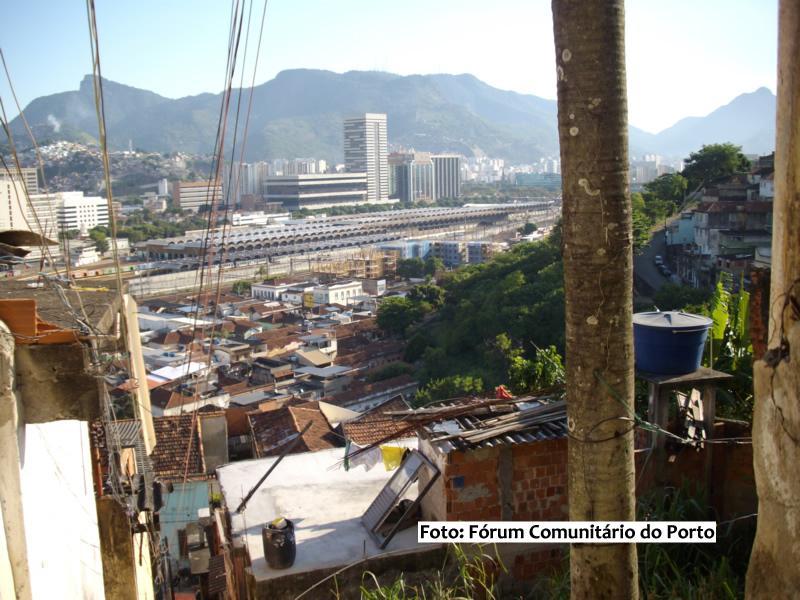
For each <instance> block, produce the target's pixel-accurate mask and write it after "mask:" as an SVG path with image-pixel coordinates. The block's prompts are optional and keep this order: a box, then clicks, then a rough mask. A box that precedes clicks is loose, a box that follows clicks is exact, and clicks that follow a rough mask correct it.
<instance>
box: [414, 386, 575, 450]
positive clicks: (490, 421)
mask: <svg viewBox="0 0 800 600" xmlns="http://www.w3.org/2000/svg"><path fill="white" fill-rule="evenodd" d="M468 402H469V401H468ZM474 402H476V403H477V402H485V400H481V399H476V400H475V401H474ZM464 404H465V403H464V402H463V401H461V402H449V403H442V404H440V405H438V406H440V407H454V408H455V407H460V406H463V405H464ZM505 406H509V405H505ZM510 406H511V407H512V410H510V411H508V412H506V413H504V414H503V413H497V412H492V411H481V413H480V414H464V415H460V416H457V417H455V418H453V419H449V422H450V423H453V424H454V425H448V426H447V427H446V428H444V427H439V428H438V429H437V428H436V424H433V425H428V426H426V427H425V428H424V430H425V433H426V437H428V439H430V440H431V441H432V442H434V443H435V444H436V446H437V447H438V448H439V449H441V450H442V451H443V452H450V451H451V450H466V449H470V448H493V447H496V446H502V445H513V444H528V443H531V442H539V441H547V440H555V439H560V438H563V437H566V436H567V433H568V430H567V409H566V404H565V403H564V402H563V401H557V402H554V403H550V404H545V403H542V402H526V403H524V404H522V403H519V404H511V405H510ZM437 424H438V423H437ZM493 432H495V433H494V435H493ZM462 433H463V434H464V436H463V437H461V435H460V434H462ZM475 437H480V439H479V440H477V441H475V440H474V439H470V438H475Z"/></svg>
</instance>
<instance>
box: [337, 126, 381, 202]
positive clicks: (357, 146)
mask: <svg viewBox="0 0 800 600" xmlns="http://www.w3.org/2000/svg"><path fill="white" fill-rule="evenodd" d="M344 162H345V169H346V170H347V172H349V173H365V174H366V183H367V201H368V202H387V201H388V199H389V164H388V161H387V134H386V115H385V114H380V113H365V114H364V115H360V116H358V117H353V118H351V119H346V120H345V122H344Z"/></svg>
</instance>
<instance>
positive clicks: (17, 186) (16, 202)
mask: <svg viewBox="0 0 800 600" xmlns="http://www.w3.org/2000/svg"><path fill="white" fill-rule="evenodd" d="M27 204H28V201H27V199H26V198H25V187H24V185H23V183H22V182H21V181H20V180H19V179H18V178H16V177H12V178H3V179H0V230H3V229H32V230H34V231H35V228H34V227H33V226H32V225H31V226H30V227H29V226H28V214H29V211H28V209H27Z"/></svg>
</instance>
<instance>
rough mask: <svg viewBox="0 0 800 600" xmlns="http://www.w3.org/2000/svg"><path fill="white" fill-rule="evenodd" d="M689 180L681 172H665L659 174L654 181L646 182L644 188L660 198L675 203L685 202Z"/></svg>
mask: <svg viewBox="0 0 800 600" xmlns="http://www.w3.org/2000/svg"><path fill="white" fill-rule="evenodd" d="M687 185H688V181H686V178H685V177H684V176H683V175H681V174H680V173H665V174H664V175H659V176H658V177H656V178H655V179H654V180H653V181H650V182H649V183H645V184H644V189H645V191H646V192H647V193H648V194H651V195H652V196H653V197H654V198H657V199H659V200H665V201H667V202H672V203H674V204H678V205H679V204H680V203H681V202H683V196H684V194H685V193H686V187H687Z"/></svg>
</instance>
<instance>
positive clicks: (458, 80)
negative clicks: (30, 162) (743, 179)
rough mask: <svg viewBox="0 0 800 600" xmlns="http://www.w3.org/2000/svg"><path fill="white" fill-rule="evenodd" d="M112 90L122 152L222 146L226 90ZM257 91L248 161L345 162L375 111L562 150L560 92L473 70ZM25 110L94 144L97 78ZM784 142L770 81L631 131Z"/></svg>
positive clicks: (487, 140) (676, 147) (319, 75)
mask: <svg viewBox="0 0 800 600" xmlns="http://www.w3.org/2000/svg"><path fill="white" fill-rule="evenodd" d="M103 90H104V97H105V104H106V127H107V130H108V133H109V144H110V146H111V148H112V149H116V150H121V149H127V148H128V147H129V144H132V145H133V146H134V147H136V148H140V149H142V150H149V151H157V152H162V153H170V152H187V153H193V154H207V153H210V152H211V151H212V150H213V147H214V140H215V135H216V130H217V120H218V115H219V107H220V101H221V97H222V96H221V94H200V95H197V96H187V97H185V98H178V99H170V98H165V97H163V96H159V95H158V94H155V93H153V92H149V91H147V90H142V89H138V88H133V87H130V86H126V85H123V84H120V83H116V82H113V81H110V80H104V81H103ZM239 93H241V94H242V102H241V107H242V112H243V113H244V111H245V110H246V107H247V101H248V98H249V94H250V89H249V88H245V89H243V90H234V92H233V96H232V99H231V107H232V109H231V111H230V114H231V116H230V119H231V123H230V127H229V129H228V139H229V140H230V137H231V136H232V132H233V125H232V121H233V115H234V114H235V109H236V106H237V103H238V102H237V101H238V95H239ZM252 94H253V102H252V109H251V112H250V120H249V127H248V140H247V147H246V153H245V157H246V159H247V160H266V159H273V158H294V157H315V158H325V159H328V160H332V161H336V162H340V161H341V160H342V152H343V150H342V120H343V118H345V117H347V116H351V115H354V114H358V113H364V112H385V113H387V115H388V133H389V143H390V144H393V145H401V146H404V147H407V148H415V149H417V150H426V151H434V152H441V151H451V152H458V153H462V154H464V155H466V156H480V155H487V156H491V157H497V158H505V159H507V160H510V161H513V162H524V163H529V162H533V161H535V160H538V159H539V158H540V157H543V156H555V155H557V154H558V133H557V128H556V114H557V109H556V102H555V100H548V99H544V98H540V97H537V96H533V95H529V94H519V93H516V92H510V91H504V90H500V89H497V88H494V87H492V86H490V85H487V84H486V83H484V82H482V81H480V80H479V79H477V78H476V77H474V76H472V75H468V74H464V75H408V76H400V75H393V74H391V73H384V72H376V71H349V72H347V73H342V74H339V73H333V72H331V71H322V70H312V69H293V70H288V71H282V72H281V73H279V74H278V75H277V76H276V77H275V78H274V79H272V80H270V81H268V82H266V83H263V84H261V85H258V86H256V87H255V88H253V90H252ZM25 116H26V118H27V119H28V122H29V124H30V125H31V127H32V129H33V131H34V133H35V135H36V138H37V140H38V141H39V143H40V144H43V143H46V142H49V141H56V140H66V141H75V142H82V143H92V142H95V141H96V139H97V120H96V115H95V108H94V95H93V90H92V82H91V78H90V77H89V76H86V77H85V78H84V79H83V80H82V81H81V83H80V86H79V88H78V90H77V91H68V92H61V93H58V94H52V95H49V96H42V97H40V98H37V99H35V100H33V101H32V102H30V104H28V106H27V107H26V108H25ZM243 117H244V114H242V115H241V117H240V123H243V122H244V118H243ZM11 130H12V132H13V133H14V134H15V137H16V139H17V141H18V144H20V145H21V146H23V147H24V146H25V144H24V142H22V140H24V139H26V137H27V136H26V133H25V130H24V126H23V123H22V122H21V119H20V118H19V117H17V118H16V119H14V120H13V121H12V122H11ZM239 135H241V129H240V131H239ZM774 139H775V96H774V95H773V94H772V92H771V91H770V90H768V89H767V88H760V89H758V90H756V91H754V92H752V93H748V94H742V95H740V96H738V97H736V98H735V99H733V100H732V101H731V102H730V103H729V104H727V105H725V106H722V107H720V108H718V109H717V110H715V111H713V112H712V113H710V114H709V115H707V116H705V117H688V118H686V119H683V120H681V121H679V122H678V123H676V124H675V125H673V126H672V127H670V128H668V129H665V130H664V131H662V132H660V133H658V134H651V133H647V132H645V131H642V130H640V129H637V128H636V127H631V128H630V150H631V154H632V155H640V154H644V153H657V154H661V155H663V156H674V157H685V156H687V155H688V153H689V152H691V151H693V150H697V149H699V148H700V147H701V146H702V145H703V144H710V143H714V142H733V143H735V144H738V145H741V146H743V149H744V151H745V152H746V153H767V152H771V151H772V149H773V148H774Z"/></svg>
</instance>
